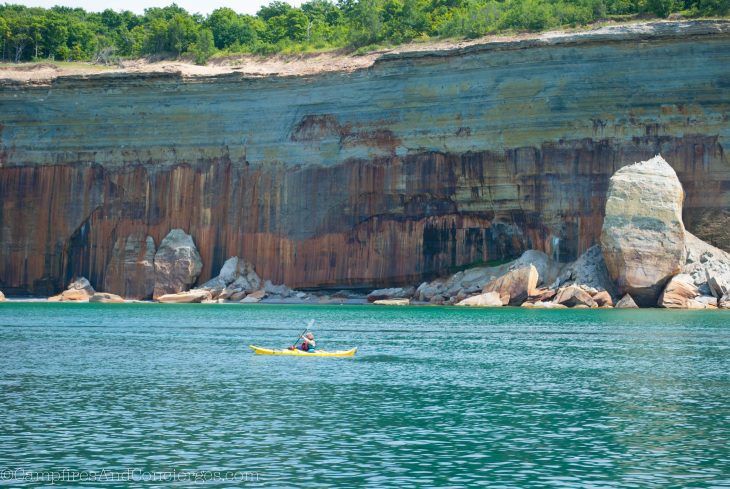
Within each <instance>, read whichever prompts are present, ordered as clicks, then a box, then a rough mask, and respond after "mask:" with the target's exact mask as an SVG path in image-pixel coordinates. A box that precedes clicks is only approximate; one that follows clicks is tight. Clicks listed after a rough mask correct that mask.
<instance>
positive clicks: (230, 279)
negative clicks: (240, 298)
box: [199, 256, 261, 299]
mask: <svg viewBox="0 0 730 489" xmlns="http://www.w3.org/2000/svg"><path fill="white" fill-rule="evenodd" d="M199 288H201V289H207V290H210V291H211V292H213V291H216V290H218V291H220V292H218V294H219V295H220V296H221V297H222V298H224V299H225V298H230V297H231V296H232V295H233V294H235V293H237V292H241V291H243V292H246V293H250V292H253V291H255V290H259V289H260V288H261V277H259V276H258V274H257V273H256V270H255V269H254V266H253V265H252V264H251V263H249V262H247V261H246V260H243V259H241V258H239V257H237V256H232V257H231V258H229V259H227V260H226V261H225V262H224V263H223V266H222V267H221V269H220V272H219V273H218V276H217V277H214V278H212V279H210V280H208V281H207V282H205V283H204V284H203V285H201V286H200V287H199Z"/></svg>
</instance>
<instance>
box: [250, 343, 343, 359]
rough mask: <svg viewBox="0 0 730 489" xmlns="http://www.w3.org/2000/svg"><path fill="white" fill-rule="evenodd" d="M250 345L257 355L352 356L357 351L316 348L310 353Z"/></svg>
mask: <svg viewBox="0 0 730 489" xmlns="http://www.w3.org/2000/svg"><path fill="white" fill-rule="evenodd" d="M248 347H249V348H251V349H252V350H253V352H254V353H255V354H257V355H292V356H295V357H352V356H355V352H357V348H352V349H351V350H339V351H324V350H315V351H314V353H309V352H306V351H301V350H272V349H271V348H261V347H260V346H254V345H248Z"/></svg>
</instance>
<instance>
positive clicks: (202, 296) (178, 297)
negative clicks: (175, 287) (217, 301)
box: [157, 289, 212, 304]
mask: <svg viewBox="0 0 730 489" xmlns="http://www.w3.org/2000/svg"><path fill="white" fill-rule="evenodd" d="M210 299H212V296H211V294H210V291H208V290H205V289H192V290H187V291H184V292H176V293H174V294H163V295H161V296H159V297H158V298H157V301H158V302H162V303H166V304H187V303H191V302H203V301H205V300H210Z"/></svg>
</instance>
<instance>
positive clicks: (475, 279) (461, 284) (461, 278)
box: [414, 250, 561, 302]
mask: <svg viewBox="0 0 730 489" xmlns="http://www.w3.org/2000/svg"><path fill="white" fill-rule="evenodd" d="M529 265H533V266H534V267H535V268H536V269H537V274H538V285H539V284H541V283H545V284H547V283H551V282H553V281H554V280H555V279H556V278H557V277H558V274H559V272H560V269H561V265H560V264H559V263H557V262H555V261H553V260H551V259H550V258H549V257H548V256H547V255H546V254H545V253H543V252H542V251H537V250H527V251H525V252H524V253H523V254H522V255H521V256H520V257H519V258H518V259H516V260H513V261H511V262H509V263H505V264H502V265H498V266H494V267H474V268H469V269H467V270H464V271H461V272H457V273H455V274H454V275H451V276H450V277H441V278H438V279H436V280H434V281H432V282H423V283H422V284H421V285H419V286H418V288H417V289H416V291H415V293H414V298H415V299H416V300H419V301H430V300H431V298H432V297H434V296H436V295H440V296H443V297H444V300H448V299H453V300H455V301H456V302H458V300H456V299H457V298H458V299H459V300H462V299H463V298H466V297H469V296H472V295H475V294H478V293H480V292H481V291H482V290H483V289H484V287H485V286H486V285H487V284H488V283H489V282H492V281H494V280H496V279H498V278H500V277H502V276H504V275H506V274H508V273H509V272H511V271H513V270H517V269H520V268H524V267H527V266H529Z"/></svg>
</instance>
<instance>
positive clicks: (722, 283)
mask: <svg viewBox="0 0 730 489" xmlns="http://www.w3.org/2000/svg"><path fill="white" fill-rule="evenodd" d="M685 248H686V258H685V263H684V267H683V268H682V273H686V274H687V275H690V276H691V277H692V280H693V281H694V284H695V285H696V286H697V288H698V289H699V291H700V293H701V294H705V295H713V296H715V297H717V298H718V299H719V298H721V297H722V296H723V295H725V294H726V293H728V291H730V253H727V252H725V251H723V250H721V249H719V248H715V247H714V246H712V245H710V244H708V243H705V242H704V241H702V240H701V239H699V238H698V237H696V236H694V235H693V234H691V233H689V232H687V233H685Z"/></svg>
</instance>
